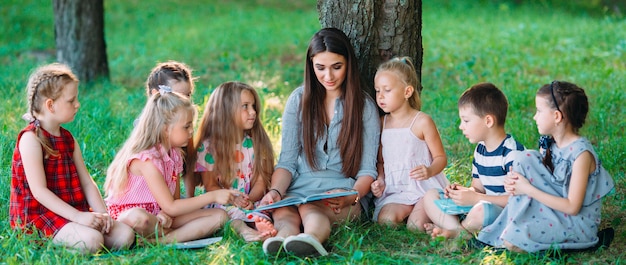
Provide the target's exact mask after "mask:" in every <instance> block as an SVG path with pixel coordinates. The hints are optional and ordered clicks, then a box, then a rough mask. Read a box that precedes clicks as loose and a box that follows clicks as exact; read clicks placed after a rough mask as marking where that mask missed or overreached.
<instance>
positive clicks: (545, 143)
mask: <svg viewBox="0 0 626 265" xmlns="http://www.w3.org/2000/svg"><path fill="white" fill-rule="evenodd" d="M553 143H554V138H552V136H549V135H542V136H541V137H539V148H541V149H543V150H548V149H550V146H552V144H553Z"/></svg>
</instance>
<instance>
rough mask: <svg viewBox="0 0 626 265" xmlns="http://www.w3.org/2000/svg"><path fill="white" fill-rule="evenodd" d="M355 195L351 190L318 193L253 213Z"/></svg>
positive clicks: (288, 199)
mask: <svg viewBox="0 0 626 265" xmlns="http://www.w3.org/2000/svg"><path fill="white" fill-rule="evenodd" d="M354 194H357V192H356V191H354V190H351V191H340V192H333V193H317V194H313V195H309V196H306V197H304V198H300V197H288V198H285V199H282V200H280V201H277V202H275V203H272V204H268V205H263V206H259V207H257V208H256V209H254V210H252V211H255V212H260V211H266V210H271V209H276V208H280V207H285V206H291V205H299V204H305V203H309V202H314V201H319V200H324V199H330V198H337V197H343V196H350V195H354Z"/></svg>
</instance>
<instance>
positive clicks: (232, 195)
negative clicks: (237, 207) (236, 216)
mask: <svg viewBox="0 0 626 265" xmlns="http://www.w3.org/2000/svg"><path fill="white" fill-rule="evenodd" d="M211 193H213V194H214V196H213V197H214V201H213V202H215V203H219V204H223V205H227V204H235V199H236V198H237V197H240V196H244V194H243V193H241V192H239V191H236V190H229V189H219V190H214V191H211Z"/></svg>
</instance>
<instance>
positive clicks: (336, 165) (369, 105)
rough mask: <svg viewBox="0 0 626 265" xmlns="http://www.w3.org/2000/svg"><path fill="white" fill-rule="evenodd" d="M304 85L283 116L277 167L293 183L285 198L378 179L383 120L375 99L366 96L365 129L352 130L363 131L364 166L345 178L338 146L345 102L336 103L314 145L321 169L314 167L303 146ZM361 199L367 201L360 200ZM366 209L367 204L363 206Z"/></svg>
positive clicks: (349, 187)
mask: <svg viewBox="0 0 626 265" xmlns="http://www.w3.org/2000/svg"><path fill="white" fill-rule="evenodd" d="M303 90H304V89H303V87H298V88H297V89H296V90H294V91H293V92H292V93H291V95H290V96H289V99H288V100H287V104H286V105H285V111H284V113H283V118H282V140H281V144H282V146H281V152H280V157H279V160H278V164H276V168H283V169H285V170H287V171H289V172H290V173H291V176H292V180H291V185H290V186H289V188H288V190H287V194H286V195H285V196H286V197H289V196H297V197H306V196H309V195H311V194H315V193H322V192H326V191H329V190H332V189H346V190H349V189H352V187H353V185H354V183H355V182H356V179H358V178H360V177H372V178H374V179H376V177H377V176H378V172H377V170H376V159H377V155H378V145H379V142H380V119H379V117H378V110H377V109H376V105H375V104H374V101H373V100H372V99H371V98H370V97H369V96H366V100H365V107H364V109H363V110H362V111H363V131H362V132H350V133H362V134H363V155H362V158H361V167H360V170H359V172H358V173H357V175H356V176H349V177H346V176H345V175H344V174H343V173H342V172H341V168H342V160H341V155H340V153H339V146H338V145H337V138H338V137H339V133H340V131H341V120H342V118H343V101H342V100H341V99H339V98H337V99H336V102H335V115H334V116H333V119H332V120H331V121H330V124H329V125H328V126H327V127H326V134H325V135H323V136H322V137H320V141H319V142H318V143H317V145H316V146H315V155H316V156H317V164H318V169H317V170H314V169H312V168H311V167H310V166H309V164H308V163H307V160H306V157H304V152H303V151H304V149H303V146H302V117H301V115H300V109H301V106H300V105H301V102H302V93H303ZM324 145H327V146H326V150H325V149H324ZM361 201H362V202H363V201H365V200H361ZM363 206H364V207H365V208H366V207H367V205H363Z"/></svg>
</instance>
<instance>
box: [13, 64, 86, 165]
mask: <svg viewBox="0 0 626 265" xmlns="http://www.w3.org/2000/svg"><path fill="white" fill-rule="evenodd" d="M73 82H75V83H78V78H77V77H76V76H75V75H74V73H72V70H71V69H70V68H69V66H67V65H65V64H60V63H52V64H48V65H44V66H41V67H39V68H37V69H36V70H35V71H34V72H33V73H32V74H31V75H30V77H29V78H28V84H27V85H26V95H27V101H26V102H28V112H27V113H26V114H24V116H23V118H24V119H26V120H28V121H30V122H34V123H35V134H36V135H37V139H38V140H39V143H41V145H42V147H43V149H44V156H50V155H51V156H57V155H58V154H59V152H58V151H57V150H54V149H53V148H52V144H51V143H50V141H49V140H48V138H46V137H45V136H43V134H42V132H41V128H40V126H39V121H38V120H37V114H40V113H41V110H42V109H41V108H42V106H43V104H44V102H45V101H46V99H52V100H56V99H58V98H59V97H60V96H61V93H62V92H63V89H64V88H65V86H67V85H68V84H70V83H73Z"/></svg>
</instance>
